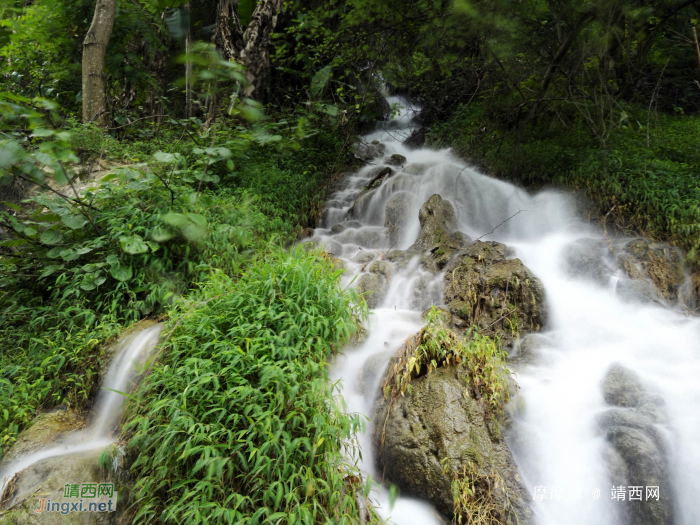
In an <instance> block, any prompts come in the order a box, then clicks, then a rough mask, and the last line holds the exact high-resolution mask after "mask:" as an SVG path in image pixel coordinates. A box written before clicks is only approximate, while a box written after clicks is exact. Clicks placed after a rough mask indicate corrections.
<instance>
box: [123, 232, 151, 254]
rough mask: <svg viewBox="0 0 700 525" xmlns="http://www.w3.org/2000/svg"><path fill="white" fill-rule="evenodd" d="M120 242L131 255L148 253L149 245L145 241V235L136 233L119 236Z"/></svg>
mask: <svg viewBox="0 0 700 525" xmlns="http://www.w3.org/2000/svg"><path fill="white" fill-rule="evenodd" d="M119 244H120V245H121V247H122V250H124V251H125V252H126V253H130V254H131V255H136V254H139V253H146V252H147V251H148V245H147V244H146V243H145V242H144V240H143V237H141V236H140V235H136V234H134V235H130V236H123V237H119Z"/></svg>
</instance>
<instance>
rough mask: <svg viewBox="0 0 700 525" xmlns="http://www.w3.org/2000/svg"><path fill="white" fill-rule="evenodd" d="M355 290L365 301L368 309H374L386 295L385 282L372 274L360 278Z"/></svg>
mask: <svg viewBox="0 0 700 525" xmlns="http://www.w3.org/2000/svg"><path fill="white" fill-rule="evenodd" d="M357 290H358V292H359V293H360V294H362V295H363V296H364V298H365V301H367V306H368V307H369V308H376V307H377V306H379V303H380V302H381V301H382V299H383V298H384V294H385V293H386V281H385V280H384V279H382V278H381V277H380V276H379V275H377V274H374V273H366V274H364V275H362V277H360V279H359V281H358V283H357Z"/></svg>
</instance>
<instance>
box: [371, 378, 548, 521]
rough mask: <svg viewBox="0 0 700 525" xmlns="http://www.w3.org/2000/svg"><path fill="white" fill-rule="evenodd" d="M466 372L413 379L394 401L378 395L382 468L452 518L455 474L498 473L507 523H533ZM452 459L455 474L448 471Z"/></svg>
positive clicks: (376, 432)
mask: <svg viewBox="0 0 700 525" xmlns="http://www.w3.org/2000/svg"><path fill="white" fill-rule="evenodd" d="M460 370H461V369H460V368H459V367H454V368H447V369H445V368H438V369H437V370H436V371H434V372H433V373H431V374H428V375H427V376H423V377H421V378H418V379H415V380H414V381H412V382H411V390H410V392H407V393H406V394H405V395H404V396H399V397H398V398H396V399H394V400H393V401H392V402H389V401H388V400H387V399H385V398H384V396H378V400H377V402H376V404H375V407H374V411H373V418H372V419H373V421H374V426H373V434H372V438H373V443H374V447H375V450H376V451H377V453H376V462H377V471H378V472H380V473H383V479H384V481H385V482H392V483H396V484H397V485H398V486H399V488H400V490H401V493H402V494H404V495H407V496H413V497H418V498H423V499H426V500H428V501H429V502H430V503H431V504H433V505H434V506H435V507H436V508H437V509H438V510H439V511H440V512H441V513H442V514H443V515H444V516H445V517H451V516H452V515H453V512H454V502H453V495H452V487H451V484H452V479H453V472H455V471H457V472H460V471H462V470H463V469H464V467H465V465H466V464H467V463H471V464H472V465H473V466H474V467H475V468H476V469H477V471H478V474H479V475H480V476H488V475H490V474H492V473H496V474H498V475H499V476H500V477H501V478H502V479H503V480H505V485H506V487H507V493H506V491H504V490H503V489H495V490H494V493H493V497H494V498H495V499H496V500H497V501H498V502H499V504H500V505H502V507H503V508H504V509H507V510H506V512H505V516H503V517H502V520H503V521H500V522H499V523H506V524H509V525H511V524H515V523H519V524H520V525H526V524H531V523H533V521H534V519H533V515H532V511H531V510H530V508H529V505H528V501H529V496H528V494H527V491H526V489H525V487H524V485H523V482H522V479H521V478H520V475H519V474H518V471H517V467H516V465H515V462H514V461H513V458H512V456H511V454H510V451H509V450H508V447H507V446H506V443H505V442H504V441H503V439H502V438H501V437H500V436H495V435H493V433H492V432H491V429H490V426H489V424H488V422H487V421H486V419H485V416H484V413H485V411H484V407H483V406H482V403H483V400H482V401H481V402H480V401H477V400H476V399H474V398H472V397H470V396H467V395H465V391H466V390H467V388H466V381H465V378H464V376H463V375H462V374H463V373H462V372H460ZM443 461H444V462H446V466H447V467H448V468H447V474H446V473H445V472H443V463H442V462H443Z"/></svg>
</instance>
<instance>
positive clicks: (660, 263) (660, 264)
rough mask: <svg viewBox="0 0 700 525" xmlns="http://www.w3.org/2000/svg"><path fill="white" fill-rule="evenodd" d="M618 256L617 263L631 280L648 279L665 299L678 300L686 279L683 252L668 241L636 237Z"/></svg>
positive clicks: (626, 244)
mask: <svg viewBox="0 0 700 525" xmlns="http://www.w3.org/2000/svg"><path fill="white" fill-rule="evenodd" d="M616 253H618V255H617V260H616V262H617V266H618V267H619V268H620V269H621V270H622V271H623V272H624V273H625V275H626V276H627V277H628V278H630V279H635V280H639V279H647V280H649V281H650V282H651V284H652V285H653V287H654V290H655V292H656V295H658V296H659V297H660V298H661V299H663V300H665V301H668V302H669V303H672V304H673V303H677V302H678V299H679V291H680V287H681V285H682V284H683V281H684V280H685V275H684V271H683V260H684V258H683V254H682V252H681V251H680V250H679V249H678V248H675V247H674V246H671V245H670V244H667V243H652V242H651V241H649V240H647V239H632V240H631V241H629V242H627V243H625V244H624V245H623V246H622V249H621V250H619V252H616Z"/></svg>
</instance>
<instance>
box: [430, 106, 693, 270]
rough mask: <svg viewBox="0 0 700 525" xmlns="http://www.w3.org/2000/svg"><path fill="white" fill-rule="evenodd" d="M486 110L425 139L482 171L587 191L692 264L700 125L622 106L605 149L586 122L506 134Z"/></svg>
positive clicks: (459, 116)
mask: <svg viewBox="0 0 700 525" xmlns="http://www.w3.org/2000/svg"><path fill="white" fill-rule="evenodd" d="M490 116H491V115H489V112H488V111H486V108H485V107H484V106H483V105H478V104H473V105H471V106H468V107H466V108H462V109H460V111H458V112H457V113H456V114H455V115H454V117H453V118H452V119H450V120H447V121H445V122H444V123H441V124H439V125H436V126H434V127H433V128H432V130H431V132H430V134H429V136H428V139H429V141H430V143H431V144H433V145H435V146H439V147H446V146H451V147H453V148H454V149H455V152H456V153H457V154H459V155H462V156H466V157H469V158H471V159H473V160H475V161H477V162H479V163H481V164H482V165H483V166H485V167H486V169H487V170H488V171H489V172H491V173H493V174H495V175H499V176H502V177H505V178H511V179H514V180H516V181H520V182H525V183H527V184H528V185H529V186H531V187H532V186H534V187H537V186H543V185H547V184H552V183H556V184H559V185H562V186H569V187H574V188H584V189H586V190H587V191H588V192H589V194H590V195H591V196H592V197H593V198H594V199H595V200H596V201H597V202H598V203H599V206H600V209H601V213H602V214H605V213H606V212H608V211H609V210H610V209H611V208H612V207H613V206H615V211H616V212H617V213H620V219H621V220H622V221H623V224H624V223H625V221H626V222H627V224H628V225H630V226H632V227H634V228H636V229H637V230H641V231H642V232H645V233H646V234H648V235H651V236H653V237H660V238H670V239H671V240H673V241H674V242H677V243H678V244H679V245H680V246H682V247H683V248H685V249H686V250H688V251H689V252H690V257H691V259H695V258H696V257H697V253H698V247H699V246H700V244H699V243H700V240H699V239H700V207H699V206H698V202H700V189H699V188H698V184H697V174H698V171H699V170H700V153H699V151H700V150H698V148H697V137H698V134H699V133H700V120H698V119H697V117H693V116H680V115H675V116H674V115H667V114H663V113H659V114H656V113H655V112H649V110H648V109H643V108H636V107H634V106H631V107H627V110H626V111H625V112H624V113H618V115H617V122H618V123H619V125H618V126H617V127H615V128H614V129H613V130H612V132H611V134H610V136H609V139H608V141H607V142H608V147H607V148H606V149H601V148H600V143H599V141H598V140H596V139H595V138H594V137H592V136H591V134H590V133H589V129H588V126H587V125H586V123H585V121H584V119H583V118H579V119H577V120H573V121H570V122H568V123H566V125H564V124H559V125H556V126H550V127H549V128H544V129H542V128H538V129H535V130H528V132H526V133H523V135H522V140H521V141H520V143H519V144H518V133H517V131H516V130H513V131H512V132H504V131H501V130H499V129H498V126H497V125H495V124H494V123H493V121H492V120H491V118H490Z"/></svg>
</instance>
